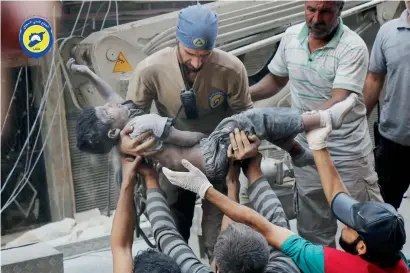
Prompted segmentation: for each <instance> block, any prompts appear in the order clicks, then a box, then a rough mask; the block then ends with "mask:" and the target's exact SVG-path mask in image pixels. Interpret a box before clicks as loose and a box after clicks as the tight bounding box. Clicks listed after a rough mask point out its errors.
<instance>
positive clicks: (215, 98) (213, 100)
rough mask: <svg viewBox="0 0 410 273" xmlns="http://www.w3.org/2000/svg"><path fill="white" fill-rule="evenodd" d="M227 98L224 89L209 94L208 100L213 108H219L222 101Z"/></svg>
mask: <svg viewBox="0 0 410 273" xmlns="http://www.w3.org/2000/svg"><path fill="white" fill-rule="evenodd" d="M225 98H226V94H225V93H224V92H222V91H219V90H217V91H215V92H213V93H212V94H211V95H209V98H208V102H209V107H210V108H212V109H215V108H217V107H218V106H220V105H221V104H222V103H224V101H225Z"/></svg>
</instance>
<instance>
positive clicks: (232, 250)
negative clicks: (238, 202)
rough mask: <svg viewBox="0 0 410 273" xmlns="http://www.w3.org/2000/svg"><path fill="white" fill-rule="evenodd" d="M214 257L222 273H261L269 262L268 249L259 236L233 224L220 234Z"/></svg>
mask: <svg viewBox="0 0 410 273" xmlns="http://www.w3.org/2000/svg"><path fill="white" fill-rule="evenodd" d="M214 256H215V264H216V265H217V266H218V268H219V270H220V272H222V273H228V272H235V273H263V272H265V269H266V266H267V264H268V261H269V247H268V243H267V242H266V239H265V238H264V237H263V236H262V235H261V234H259V233H258V232H256V231H254V230H253V229H252V228H250V227H248V226H246V225H244V224H239V223H234V224H232V225H230V226H229V227H228V228H227V229H226V230H224V231H223V232H221V233H220V235H219V237H218V240H217V241H216V244H215V248H214Z"/></svg>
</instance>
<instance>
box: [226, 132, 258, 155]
mask: <svg viewBox="0 0 410 273" xmlns="http://www.w3.org/2000/svg"><path fill="white" fill-rule="evenodd" d="M229 139H230V141H231V143H230V144H229V147H228V158H229V159H231V160H244V159H247V158H251V157H254V156H256V155H257V154H258V147H259V145H260V144H261V140H260V139H259V138H258V137H257V136H256V135H250V136H247V135H246V134H245V131H239V129H237V128H236V129H235V134H234V133H230V134H229Z"/></svg>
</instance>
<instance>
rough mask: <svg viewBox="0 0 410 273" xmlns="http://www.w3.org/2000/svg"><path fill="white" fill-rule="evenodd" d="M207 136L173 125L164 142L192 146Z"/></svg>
mask: <svg viewBox="0 0 410 273" xmlns="http://www.w3.org/2000/svg"><path fill="white" fill-rule="evenodd" d="M205 137H206V135H205V134H203V133H200V132H190V131H181V130H178V129H176V128H175V127H171V128H170V132H169V135H168V137H167V138H166V139H164V143H169V144H174V145H176V146H180V147H192V146H194V145H195V144H198V143H199V141H200V140H201V139H203V138H205Z"/></svg>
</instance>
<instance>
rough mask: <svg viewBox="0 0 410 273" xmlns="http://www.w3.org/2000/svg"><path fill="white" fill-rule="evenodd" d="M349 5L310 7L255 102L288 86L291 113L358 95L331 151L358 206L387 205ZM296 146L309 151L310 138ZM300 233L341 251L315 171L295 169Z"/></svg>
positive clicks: (360, 44)
mask: <svg viewBox="0 0 410 273" xmlns="http://www.w3.org/2000/svg"><path fill="white" fill-rule="evenodd" d="M343 5H344V2H343V1H305V20H306V23H305V24H302V25H296V26H292V27H290V28H288V29H287V30H286V32H285V35H284V36H283V38H282V40H281V42H280V45H279V48H278V49H277V52H276V54H275V56H274V58H273V59H272V61H271V63H270V64H269V66H268V68H269V70H270V73H269V74H268V75H267V76H265V77H264V78H263V79H262V80H261V81H260V82H258V83H257V84H255V85H253V86H251V87H250V92H251V96H252V100H253V101H257V100H261V99H265V98H269V97H271V96H274V95H275V94H277V93H278V92H279V91H280V90H281V89H282V88H283V87H284V86H285V85H286V84H287V83H288V82H289V84H290V93H291V98H292V107H295V108H297V109H299V110H300V111H301V112H305V111H312V110H324V109H328V108H329V107H331V106H332V105H334V104H336V103H338V102H340V101H342V100H344V99H345V98H347V97H348V96H349V94H351V93H352V92H353V93H357V94H358V96H359V101H360V103H358V104H357V106H356V107H355V108H353V110H352V111H351V113H350V114H348V115H347V116H346V118H345V121H344V124H343V125H342V126H341V128H340V129H338V130H334V131H333V132H332V134H331V135H330V136H329V146H328V147H329V152H330V154H331V156H332V159H333V160H334V162H335V165H336V168H337V170H338V172H339V174H340V176H341V177H342V180H343V182H344V183H345V185H346V187H347V188H348V189H349V192H350V194H351V195H352V196H353V198H355V199H356V200H358V201H382V198H381V195H380V190H379V187H378V184H377V174H376V172H375V170H374V156H373V153H372V143H371V139H370V134H369V129H368V125H367V120H366V109H365V106H364V103H363V95H362V89H363V85H364V81H365V78H366V72H367V65H368V58H369V54H368V50H367V47H366V44H365V43H364V41H363V40H362V39H361V38H360V36H359V35H358V34H356V33H355V32H354V31H352V30H350V29H349V28H348V27H347V26H345V25H344V24H343V21H342V19H341V17H340V15H341V12H342V9H343ZM296 140H297V141H299V142H300V143H301V145H302V146H303V147H304V148H308V145H307V139H306V135H305V134H304V133H303V134H299V135H298V137H296ZM295 177H296V183H295V196H294V204H295V212H296V218H297V229H298V233H299V234H300V235H301V236H302V237H303V238H305V239H306V240H309V241H311V242H313V243H317V244H323V245H326V246H333V247H335V246H336V243H335V235H336V231H337V224H336V218H335V217H334V215H333V214H332V212H331V210H330V208H329V205H328V204H327V201H326V198H325V195H324V194H323V189H322V186H321V184H320V178H319V174H318V170H317V168H316V167H315V166H305V167H302V168H298V167H295Z"/></svg>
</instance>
